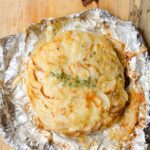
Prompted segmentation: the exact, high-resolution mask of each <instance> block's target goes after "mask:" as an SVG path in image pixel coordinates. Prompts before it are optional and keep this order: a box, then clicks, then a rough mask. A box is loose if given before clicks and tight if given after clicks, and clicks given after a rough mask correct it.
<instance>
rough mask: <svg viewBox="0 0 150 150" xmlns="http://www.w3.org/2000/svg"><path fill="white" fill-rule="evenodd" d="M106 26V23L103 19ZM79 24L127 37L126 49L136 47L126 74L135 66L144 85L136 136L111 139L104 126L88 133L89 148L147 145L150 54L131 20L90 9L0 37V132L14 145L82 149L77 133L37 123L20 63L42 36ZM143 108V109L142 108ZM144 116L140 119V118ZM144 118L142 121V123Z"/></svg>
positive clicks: (138, 149) (140, 149)
mask: <svg viewBox="0 0 150 150" xmlns="http://www.w3.org/2000/svg"><path fill="white" fill-rule="evenodd" d="M104 22H105V24H106V25H107V26H108V28H105V27H104V26H103V24H104ZM74 29H76V30H82V31H90V32H94V33H97V34H99V35H102V34H107V33H108V32H109V33H110V34H111V36H112V37H113V38H114V39H118V40H120V41H122V42H123V43H125V51H126V52H135V53H138V55H137V56H135V57H133V58H132V59H131V60H130V62H129V67H130V72H129V75H132V73H134V72H136V73H137V74H138V77H137V78H136V83H138V84H139V85H140V86H141V87H142V89H143V91H144V96H145V100H146V104H141V106H140V113H139V116H138V117H139V118H138V119H139V120H141V122H139V124H140V126H137V127H136V128H135V133H134V134H135V135H136V136H135V138H134V139H133V140H132V141H131V142H126V143H124V144H123V146H122V148H121V147H120V144H119V143H117V142H114V141H110V140H109V139H108V138H107V137H106V132H107V131H105V132H104V133H101V134H100V133H95V134H92V135H91V136H88V140H89V141H90V140H94V141H95V143H94V144H92V145H91V146H90V149H91V150H104V148H105V149H107V150H119V149H123V150H128V149H132V150H146V149H147V146H148V142H150V136H149V135H150V128H149V126H150V115H149V110H150V60H149V56H148V52H147V51H143V48H144V42H143V39H142V37H141V35H140V34H139V32H138V31H137V29H136V28H135V27H134V25H133V24H132V23H131V22H123V21H121V20H119V19H118V18H117V17H114V16H112V15H110V14H109V12H107V11H104V10H100V9H92V10H88V11H85V12H82V13H80V14H73V15H70V16H68V17H62V18H57V19H52V18H51V19H44V20H42V21H41V22H40V23H37V24H33V25H31V26H30V27H29V28H28V29H27V32H26V34H23V33H20V34H17V35H12V36H9V37H6V38H3V39H0V133H2V135H3V137H4V138H5V139H6V141H7V142H8V143H9V144H11V145H12V146H13V147H14V148H15V149H16V150H53V149H64V150H68V149H69V150H79V149H80V150H82V149H85V147H84V146H82V145H81V144H80V143H78V142H77V141H76V140H75V139H71V138H69V137H65V136H63V135H59V134H57V133H50V132H47V131H44V130H41V129H39V128H37V126H36V125H35V122H36V119H37V118H36V114H35V113H34V111H33V110H32V108H31V106H30V101H29V98H28V96H27V94H26V92H25V86H24V82H23V80H19V78H22V77H23V75H22V74H23V73H22V72H23V71H24V69H25V68H24V67H23V63H24V62H25V61H28V55H29V54H30V52H31V51H32V50H33V46H34V44H35V43H36V42H38V40H40V38H41V37H43V36H46V34H45V32H49V36H54V35H55V34H56V33H58V32H62V31H67V30H74ZM144 110H146V115H144V113H143V111H144ZM142 120H144V121H142ZM145 122H146V123H145Z"/></svg>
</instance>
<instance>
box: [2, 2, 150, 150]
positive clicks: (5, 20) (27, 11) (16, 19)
mask: <svg viewBox="0 0 150 150" xmlns="http://www.w3.org/2000/svg"><path fill="white" fill-rule="evenodd" d="M96 7H100V8H102V9H106V10H109V11H110V12H111V13H112V14H113V15H116V16H118V17H119V18H121V19H123V20H131V21H133V22H134V24H135V25H136V26H137V27H138V28H139V29H140V30H141V32H142V34H143V36H144V38H145V40H146V43H147V45H148V47H149V48H150V0H99V3H98V5H97V4H96V3H95V2H92V3H91V4H90V5H88V6H87V7H84V6H83V5H82V2H81V0H0V37H3V36H7V35H10V34H15V33H18V32H24V31H25V28H26V27H27V26H28V25H30V24H31V23H34V22H38V21H40V20H41V19H42V18H48V17H61V16H65V15H68V14H72V13H76V12H81V11H83V10H87V9H89V8H96ZM0 150H12V148H11V147H10V146H8V145H7V144H6V143H5V142H4V140H3V139H2V138H1V137H0Z"/></svg>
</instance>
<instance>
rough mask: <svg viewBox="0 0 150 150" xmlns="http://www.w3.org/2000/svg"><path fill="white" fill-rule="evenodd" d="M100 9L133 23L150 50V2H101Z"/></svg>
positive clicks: (114, 0) (109, 0) (127, 0)
mask: <svg viewBox="0 0 150 150" xmlns="http://www.w3.org/2000/svg"><path fill="white" fill-rule="evenodd" d="M98 7H99V8H102V9H105V10H109V11H110V12H111V14H113V15H116V16H118V17H119V18H121V19H123V20H126V21H132V22H133V23H134V24H135V25H136V27H137V28H138V29H139V30H140V31H141V33H142V35H143V37H144V39H145V41H146V44H147V46H148V48H149V50H150V0H100V1H99V3H98Z"/></svg>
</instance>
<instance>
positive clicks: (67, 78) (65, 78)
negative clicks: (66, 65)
mask: <svg viewBox="0 0 150 150" xmlns="http://www.w3.org/2000/svg"><path fill="white" fill-rule="evenodd" d="M50 75H52V76H53V77H55V78H56V79H58V80H60V81H62V82H63V86H70V87H79V86H81V87H84V86H87V87H96V85H97V79H92V78H91V77H89V78H88V79H87V80H81V79H80V78H79V77H78V76H77V77H75V78H73V77H71V75H67V74H65V73H64V72H61V73H54V72H50Z"/></svg>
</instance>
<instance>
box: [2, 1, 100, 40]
mask: <svg viewBox="0 0 150 150" xmlns="http://www.w3.org/2000/svg"><path fill="white" fill-rule="evenodd" d="M96 7H97V5H96V3H95V2H92V3H91V4H89V5H88V6H87V7H84V6H83V4H82V1H81V0H0V24H1V27H0V37H3V36H6V35H10V34H15V33H18V32H24V31H25V29H26V27H27V26H28V25H30V24H31V23H33V22H39V21H40V20H41V19H42V18H49V17H61V16H66V15H69V14H72V13H77V12H81V11H84V10H87V9H89V8H96Z"/></svg>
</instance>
